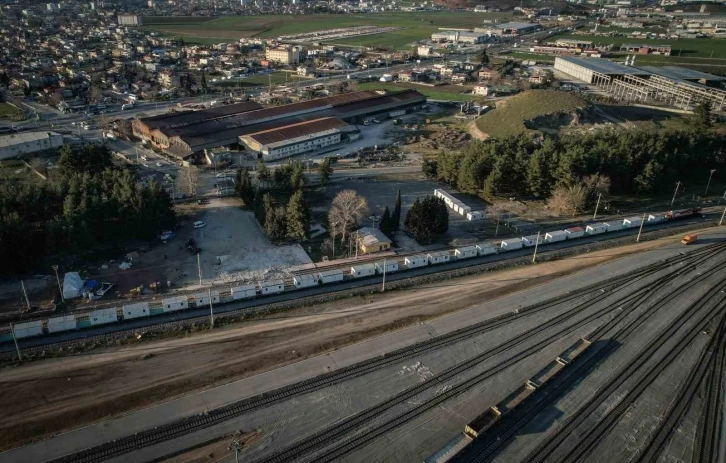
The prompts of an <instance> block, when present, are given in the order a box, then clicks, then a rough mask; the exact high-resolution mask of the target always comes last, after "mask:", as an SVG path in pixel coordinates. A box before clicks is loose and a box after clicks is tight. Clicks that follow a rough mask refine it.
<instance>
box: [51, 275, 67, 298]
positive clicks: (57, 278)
mask: <svg viewBox="0 0 726 463" xmlns="http://www.w3.org/2000/svg"><path fill="white" fill-rule="evenodd" d="M51 267H52V268H53V270H55V279H56V280H57V281H58V290H60V296H61V301H63V303H64V304H65V302H66V298H65V297H63V288H62V287H61V284H60V277H59V276H58V266H57V265H52V266H51Z"/></svg>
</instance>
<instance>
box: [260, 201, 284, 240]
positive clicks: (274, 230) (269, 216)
mask: <svg viewBox="0 0 726 463" xmlns="http://www.w3.org/2000/svg"><path fill="white" fill-rule="evenodd" d="M286 222H287V215H286V213H285V208H284V207H282V206H277V207H272V206H271V207H270V208H269V209H267V213H266V214H265V233H267V237H268V238H270V241H274V242H279V241H282V240H284V239H285V235H286V234H287V223H286Z"/></svg>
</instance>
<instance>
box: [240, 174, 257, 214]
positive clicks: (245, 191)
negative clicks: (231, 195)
mask: <svg viewBox="0 0 726 463" xmlns="http://www.w3.org/2000/svg"><path fill="white" fill-rule="evenodd" d="M236 182H237V183H236V185H235V190H236V191H237V195H238V196H239V197H240V199H241V200H242V203H244V205H245V206H247V207H250V206H252V205H253V203H254V200H255V190H254V189H253V188H252V179H250V172H249V171H248V170H247V168H246V167H243V168H241V169H237V180H236Z"/></svg>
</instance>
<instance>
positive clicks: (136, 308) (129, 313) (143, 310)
mask: <svg viewBox="0 0 726 463" xmlns="http://www.w3.org/2000/svg"><path fill="white" fill-rule="evenodd" d="M122 310H123V314H124V320H131V319H134V318H141V317H148V316H149V303H148V302H137V303H136V304H129V305H125V306H123V308H122Z"/></svg>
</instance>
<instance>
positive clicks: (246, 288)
mask: <svg viewBox="0 0 726 463" xmlns="http://www.w3.org/2000/svg"><path fill="white" fill-rule="evenodd" d="M230 293H231V294H232V300H234V301H239V300H240V299H249V298H252V297H255V296H257V286H255V285H243V286H234V287H232V288H230Z"/></svg>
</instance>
